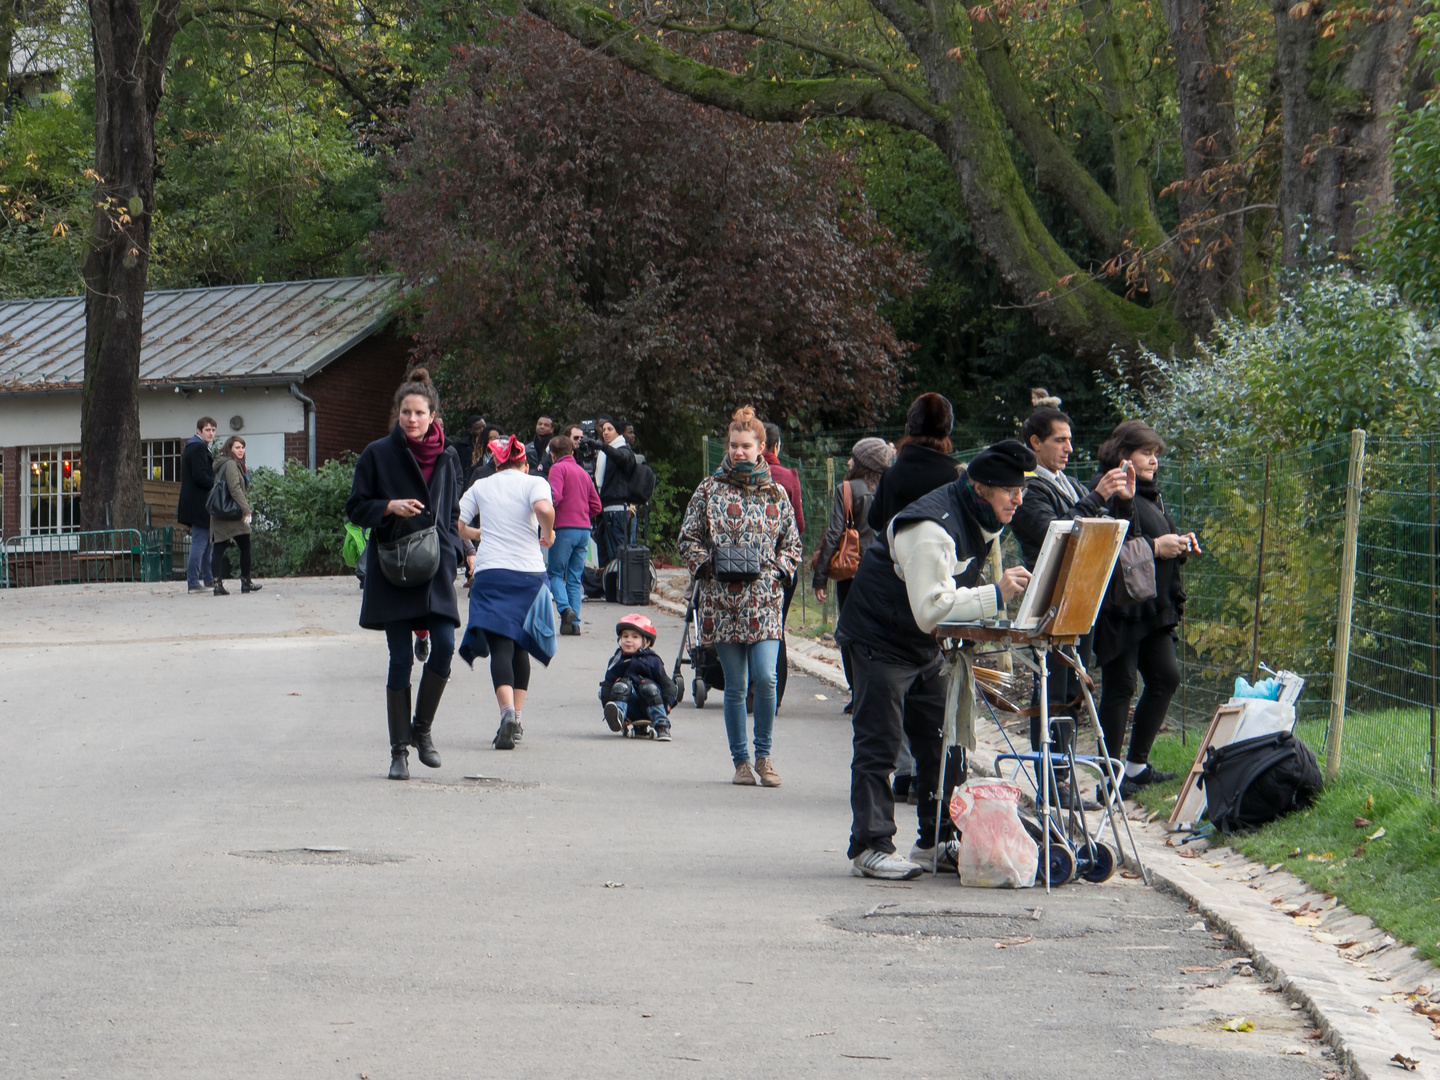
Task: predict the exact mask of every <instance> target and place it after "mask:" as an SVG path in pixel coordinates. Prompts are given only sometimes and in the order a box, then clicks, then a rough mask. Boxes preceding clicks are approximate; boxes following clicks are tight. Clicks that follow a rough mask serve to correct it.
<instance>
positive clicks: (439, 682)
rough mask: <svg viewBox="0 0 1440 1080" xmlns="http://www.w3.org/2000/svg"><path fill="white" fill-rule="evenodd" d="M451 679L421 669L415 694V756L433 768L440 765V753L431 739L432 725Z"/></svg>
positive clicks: (426, 669) (423, 763) (427, 669)
mask: <svg viewBox="0 0 1440 1080" xmlns="http://www.w3.org/2000/svg"><path fill="white" fill-rule="evenodd" d="M449 681H450V680H449V679H443V678H441V677H440V676H439V675H436V674H435V672H433V671H431V670H430V669H429V668H428V667H427V668H421V669H420V690H419V692H418V693H417V694H416V695H415V725H414V726H415V756H416V757H418V758H419V759H420V764H422V765H425V766H428V767H429V768H432V769H438V768H439V767H440V754H439V753H438V752H437V751H436V749H435V744H434V743H433V742H431V741H430V726H431V725H432V724H434V723H435V710H436V709H438V708H439V707H440V698H441V696H442V695H443V694H444V693H445V684H446V683H448V682H449Z"/></svg>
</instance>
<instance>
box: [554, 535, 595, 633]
mask: <svg viewBox="0 0 1440 1080" xmlns="http://www.w3.org/2000/svg"><path fill="white" fill-rule="evenodd" d="M589 547H590V530H589V529H581V528H573V527H566V528H564V529H556V530H555V543H554V544H552V545H551V546H550V550H549V551H548V552H547V553H546V555H545V561H546V564H547V566H546V569H548V570H549V571H550V595H551V596H553V597H555V606H556V607H558V608H559V609H560V610H561V611H562V612H564V611H567V610H568V611H573V612H575V614H576V615H579V614H580V601H581V600H583V599H584V598H585V594H584V592H583V591H581V588H580V575H581V574H583V573H584V572H585V552H586V551H587V550H589Z"/></svg>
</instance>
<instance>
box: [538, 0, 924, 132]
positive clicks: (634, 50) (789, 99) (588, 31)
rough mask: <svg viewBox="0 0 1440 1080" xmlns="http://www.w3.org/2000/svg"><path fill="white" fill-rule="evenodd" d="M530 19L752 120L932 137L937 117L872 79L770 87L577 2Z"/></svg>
mask: <svg viewBox="0 0 1440 1080" xmlns="http://www.w3.org/2000/svg"><path fill="white" fill-rule="evenodd" d="M524 2H525V6H526V7H527V8H528V9H529V10H530V11H531V12H533V13H534V14H535V15H537V16H539V17H540V18H541V19H544V20H545V21H546V22H548V23H550V24H551V25H553V26H556V27H558V28H559V29H561V30H563V31H564V32H565V33H567V34H569V35H570V36H571V37H572V38H574V39H575V40H577V41H579V42H580V43H581V44H583V45H587V46H589V47H590V48H592V49H596V50H598V51H601V52H604V53H606V54H608V55H610V56H613V57H615V58H616V59H617V60H619V61H621V62H622V63H623V64H625V66H626V67H628V68H631V69H632V70H634V71H638V72H641V73H642V74H645V75H649V76H651V77H652V78H654V79H656V80H658V81H659V82H660V83H661V85H663V86H665V87H667V88H668V89H671V90H675V91H677V92H678V93H681V94H684V95H686V96H687V97H689V98H691V99H692V100H694V101H698V102H700V103H702V104H705V105H714V106H716V107H717V108H721V109H728V110H730V111H731V112H738V113H740V114H742V115H744V116H748V117H750V118H751V119H753V120H776V121H790V122H798V121H801V120H813V119H818V118H819V117H824V116H854V117H863V118H865V119H870V120H884V121H886V122H888V123H892V124H895V125H897V126H899V127H903V128H907V129H909V130H911V131H915V132H918V133H919V134H922V135H924V136H926V137H927V138H931V139H934V138H936V136H937V134H938V130H939V125H938V116H939V115H941V113H940V112H939V111H938V110H937V107H936V106H934V105H933V104H929V103H927V104H926V106H925V108H921V107H920V106H919V105H917V104H916V102H915V100H913V99H912V98H911V97H910V96H909V95H907V94H903V93H897V92H896V91H895V90H893V89H891V88H890V87H889V86H887V85H886V84H885V83H884V82H883V81H881V80H880V79H877V78H861V77H859V76H851V77H849V78H844V77H839V76H835V77H830V78H824V79H793V80H787V81H785V82H780V81H778V80H777V81H773V82H767V81H762V80H760V79H757V78H754V77H752V76H746V75H737V74H734V73H733V72H729V71H724V70H722V69H721V68H717V67H714V66H712V65H710V64H702V63H700V62H699V61H696V60H691V59H689V58H688V57H685V56H681V55H680V54H679V53H677V52H675V51H674V50H673V49H667V48H665V47H664V46H662V45H659V44H657V43H656V42H655V41H653V40H652V39H651V38H650V37H649V36H648V35H646V34H645V33H644V32H643V31H642V30H641V29H638V28H637V27H635V26H632V25H631V24H630V23H628V22H624V21H622V20H620V19H617V18H615V16H613V15H611V14H609V13H608V12H604V11H600V10H599V9H597V8H594V7H590V6H589V5H587V4H583V3H578V2H576V0H524Z"/></svg>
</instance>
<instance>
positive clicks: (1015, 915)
mask: <svg viewBox="0 0 1440 1080" xmlns="http://www.w3.org/2000/svg"><path fill="white" fill-rule="evenodd" d="M830 924H831V925H832V926H834V927H836V928H838V929H840V930H848V931H850V932H851V933H854V934H890V935H894V936H897V937H940V938H962V939H967V940H981V939H987V940H992V941H1007V940H1008V941H1012V942H1014V943H1015V944H1017V945H1019V944H1024V942H1023V941H1022V940H1021V939H1026V940H1045V941H1059V940H1063V939H1065V938H1077V937H1083V936H1084V935H1086V934H1089V933H1093V932H1094V931H1095V930H1096V929H1097V927H1094V926H1090V925H1084V924H1079V925H1076V924H1070V925H1063V926H1062V925H1061V924H1060V923H1059V922H1058V921H1057V920H1054V919H1047V918H1045V917H1044V914H1043V912H1042V914H1041V917H1040V918H1038V919H1037V918H1035V917H1033V915H1032V913H1031V911H1029V910H1020V911H967V910H964V909H961V908H949V907H947V908H914V907H905V906H902V905H899V904H894V905H880V906H877V907H873V908H870V909H869V910H865V911H850V912H840V913H838V914H835V915H832V916H830Z"/></svg>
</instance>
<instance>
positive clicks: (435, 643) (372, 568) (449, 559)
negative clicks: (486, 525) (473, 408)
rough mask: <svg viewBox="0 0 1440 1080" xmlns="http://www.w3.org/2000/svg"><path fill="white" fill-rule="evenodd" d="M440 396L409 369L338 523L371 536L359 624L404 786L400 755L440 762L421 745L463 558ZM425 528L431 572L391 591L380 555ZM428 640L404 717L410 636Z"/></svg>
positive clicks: (448, 651) (397, 776) (443, 666)
mask: <svg viewBox="0 0 1440 1080" xmlns="http://www.w3.org/2000/svg"><path fill="white" fill-rule="evenodd" d="M439 410H440V397H439V395H438V394H436V392H435V387H434V386H433V385H432V384H431V382H430V375H429V373H428V372H427V371H426V370H425V369H424V368H416V369H415V370H414V371H412V372H411V373H410V377H409V378H408V379H407V380H406V381H405V382H404V383H402V384H401V386H400V389H398V390H396V391H395V415H396V424H395V427H394V429H393V430H392V431H391V432H390V434H389V435H387V436H385V438H383V439H376V440H375V441H374V442H372V443H371V444H370V445H369V446H367V447H366V448H365V450H364V452H363V453H362V454H361V455H360V459H359V460H358V461H357V462H356V463H355V481H354V483H353V484H352V485H351V488H350V498H349V500H348V501H347V502H346V503H345V515H346V516H347V517H348V518H349V519H350V520H351V521H353V522H354V523H355V524H356V525H359V526H360V527H361V528H362V529H372V530H374V531H373V532H372V533H371V538H370V544H369V545H368V546H367V547H366V550H365V581H364V590H365V592H364V598H363V599H362V600H361V602H360V625H361V626H363V627H364V628H365V629H366V630H384V631H385V639H386V642H387V644H388V645H389V647H390V670H389V674H388V676H387V678H386V680H385V710H386V714H387V716H388V718H389V722H390V779H391V780H408V779H410V764H409V757H410V751H409V747H410V746H411V745H413V746H414V747H415V751H416V756H417V757H419V758H420V761H421V762H422V763H423V764H425V765H428V766H429V767H430V768H432V769H438V768H439V767H440V755H439V754H438V753H436V752H435V744H434V743H433V742H432V741H431V739H430V728H431V725H432V724H434V722H435V710H436V709H437V708H438V707H439V705H440V697H441V695H442V694H444V692H445V684H446V682H447V681H448V680H449V678H450V660H451V658H452V656H453V655H454V653H455V628H456V627H457V626H459V625H460V609H459V607H458V605H457V604H456V602H455V567H456V566H457V565H458V563H459V561H460V560H461V559H462V558H463V554H462V549H461V546H460V533H459V531H458V530H457V527H456V526H457V524H458V522H459V520H460V460H459V458H458V457H457V456H456V453H455V451H454V450H453V449H451V448H448V447H447V446H446V445H445V432H444V430H443V429H442V428H441V426H440V420H439V418H438V417H437V416H436V414H437V413H438V412H439ZM431 525H433V526H434V527H435V532H436V534H437V537H438V539H439V541H440V565H439V566H438V567H437V568H436V570H435V573H434V575H433V576H432V577H431V578H430V580H429V581H428V582H425V583H423V584H420V585H408V586H407V585H395V584H392V583H391V582H390V580H389V579H388V578H387V577H385V575H384V573H383V572H382V571H381V569H380V552H379V549H380V546H381V545H382V544H385V543H388V542H391V541H394V540H397V539H399V538H400V537H402V536H405V535H408V534H410V533H414V532H419V531H421V530H423V529H425V528H426V527H428V526H431ZM416 630H428V631H429V632H430V656H429V658H428V659H427V660H426V661H425V668H424V671H423V672H422V674H421V676H420V692H419V694H418V695H416V698H415V712H414V718H413V720H412V718H411V712H410V669H411V666H412V665H413V664H414V654H413V652H412V651H411V634H412V633H413V632H414V631H416Z"/></svg>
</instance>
